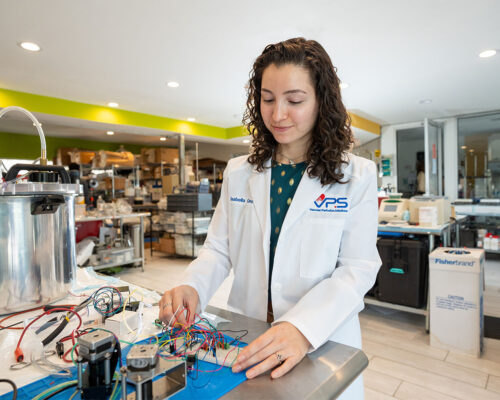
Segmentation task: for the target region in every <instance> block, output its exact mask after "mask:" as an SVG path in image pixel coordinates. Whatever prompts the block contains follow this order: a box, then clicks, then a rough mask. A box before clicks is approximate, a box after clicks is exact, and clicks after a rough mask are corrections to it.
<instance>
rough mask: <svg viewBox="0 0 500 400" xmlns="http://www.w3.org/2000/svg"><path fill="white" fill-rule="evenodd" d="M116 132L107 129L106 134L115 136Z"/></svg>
mask: <svg viewBox="0 0 500 400" xmlns="http://www.w3.org/2000/svg"><path fill="white" fill-rule="evenodd" d="M114 134H115V133H114V132H113V131H107V132H106V135H109V136H113V135H114Z"/></svg>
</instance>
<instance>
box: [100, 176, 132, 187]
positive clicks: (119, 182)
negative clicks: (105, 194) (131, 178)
mask: <svg viewBox="0 0 500 400" xmlns="http://www.w3.org/2000/svg"><path fill="white" fill-rule="evenodd" d="M126 180H127V179H126V178H124V177H122V176H115V190H125V182H126ZM104 182H105V183H106V189H112V187H113V183H112V178H111V177H107V178H104Z"/></svg>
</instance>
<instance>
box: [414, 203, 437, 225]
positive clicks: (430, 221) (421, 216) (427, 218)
mask: <svg viewBox="0 0 500 400" xmlns="http://www.w3.org/2000/svg"><path fill="white" fill-rule="evenodd" d="M418 224H419V225H420V226H422V227H424V226H427V227H433V226H437V225H438V209H437V207H420V208H419V209H418Z"/></svg>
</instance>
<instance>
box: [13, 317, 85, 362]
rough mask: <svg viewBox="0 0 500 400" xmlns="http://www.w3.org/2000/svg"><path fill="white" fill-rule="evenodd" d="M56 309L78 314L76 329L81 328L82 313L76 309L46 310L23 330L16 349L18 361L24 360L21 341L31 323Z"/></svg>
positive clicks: (15, 353)
mask: <svg viewBox="0 0 500 400" xmlns="http://www.w3.org/2000/svg"><path fill="white" fill-rule="evenodd" d="M54 311H66V312H70V313H72V314H74V315H76V316H77V317H78V319H79V322H80V323H79V324H78V328H76V330H78V329H80V327H81V326H82V323H83V321H82V318H81V317H80V315H79V314H78V313H77V312H76V311H73V310H71V309H69V308H52V309H51V310H48V311H45V312H44V313H43V314H40V315H39V316H38V317H36V318H35V319H34V320H32V321H31V322H30V323H29V324H28V325H26V328H24V330H23V332H22V333H21V337H20V338H19V341H18V342H17V346H16V350H15V351H14V355H15V358H16V360H17V361H18V362H19V361H23V358H24V355H23V354H22V350H21V347H20V346H21V341H22V340H23V337H24V334H25V333H26V331H27V330H28V328H29V327H30V326H31V325H33V323H34V322H36V321H38V320H39V319H40V318H42V317H43V316H44V315H49V314H51V313H52V312H54ZM66 318H68V317H67V316H66Z"/></svg>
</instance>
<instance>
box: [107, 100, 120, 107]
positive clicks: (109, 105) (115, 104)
mask: <svg viewBox="0 0 500 400" xmlns="http://www.w3.org/2000/svg"><path fill="white" fill-rule="evenodd" d="M108 107H113V108H116V107H118V103H115V102H114V101H110V102H109V103H108Z"/></svg>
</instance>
